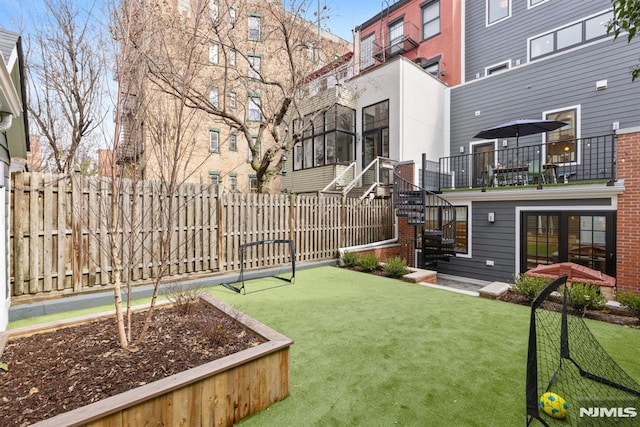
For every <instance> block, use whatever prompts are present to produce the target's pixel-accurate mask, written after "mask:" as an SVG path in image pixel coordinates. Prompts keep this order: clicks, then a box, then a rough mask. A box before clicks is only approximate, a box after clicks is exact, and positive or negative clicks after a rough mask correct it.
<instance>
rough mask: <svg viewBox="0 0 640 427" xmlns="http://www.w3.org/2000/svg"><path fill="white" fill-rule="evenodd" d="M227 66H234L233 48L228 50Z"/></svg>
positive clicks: (234, 52) (234, 53) (234, 51)
mask: <svg viewBox="0 0 640 427" xmlns="http://www.w3.org/2000/svg"><path fill="white" fill-rule="evenodd" d="M229 66H230V67H235V66H236V50H235V49H231V50H230V51H229Z"/></svg>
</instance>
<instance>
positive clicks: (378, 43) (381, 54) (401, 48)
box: [373, 20, 420, 62]
mask: <svg viewBox="0 0 640 427" xmlns="http://www.w3.org/2000/svg"><path fill="white" fill-rule="evenodd" d="M419 40H420V29H419V28H418V27H416V26H415V25H414V24H413V23H411V22H404V21H403V20H400V21H397V22H396V23H394V24H391V25H389V28H388V30H387V31H385V32H384V33H381V34H377V35H376V39H375V41H374V43H373V57H374V58H375V59H376V60H378V61H380V62H385V61H387V60H389V59H391V58H393V57H395V56H398V55H403V54H405V53H407V52H409V51H411V50H413V49H415V48H417V47H418V45H419V44H420V43H419Z"/></svg>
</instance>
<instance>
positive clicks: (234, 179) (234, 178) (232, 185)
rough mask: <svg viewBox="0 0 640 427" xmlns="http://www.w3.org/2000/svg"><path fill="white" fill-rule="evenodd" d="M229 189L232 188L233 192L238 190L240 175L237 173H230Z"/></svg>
mask: <svg viewBox="0 0 640 427" xmlns="http://www.w3.org/2000/svg"><path fill="white" fill-rule="evenodd" d="M229 190H231V192H232V193H235V192H236V191H238V176H237V175H235V174H231V175H229Z"/></svg>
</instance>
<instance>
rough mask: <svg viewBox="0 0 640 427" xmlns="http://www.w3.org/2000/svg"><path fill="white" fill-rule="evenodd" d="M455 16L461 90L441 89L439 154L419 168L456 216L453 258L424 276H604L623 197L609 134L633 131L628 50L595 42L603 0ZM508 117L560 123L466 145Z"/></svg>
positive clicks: (508, 6)
mask: <svg viewBox="0 0 640 427" xmlns="http://www.w3.org/2000/svg"><path fill="white" fill-rule="evenodd" d="M464 7H465V34H464V46H465V47H464V52H465V60H464V64H465V65H464V70H463V75H464V78H465V82H464V83H463V84H461V85H459V86H456V87H453V88H451V89H450V129H449V135H450V153H451V155H450V157H448V158H441V159H430V160H434V161H435V160H439V162H440V170H441V172H444V173H445V175H446V179H445V180H443V181H441V190H442V194H441V196H442V197H444V198H445V199H447V200H448V201H449V202H451V203H452V204H453V205H455V206H456V207H458V225H457V230H458V234H459V236H458V247H457V251H458V253H457V255H456V256H455V257H453V258H452V259H450V262H448V263H447V262H441V263H438V264H437V267H436V269H437V270H438V271H440V272H442V273H449V274H457V275H461V276H469V277H475V278H479V279H484V280H501V281H511V280H512V279H513V275H514V274H516V273H521V272H524V271H526V270H528V269H530V268H533V267H535V266H536V265H538V264H551V263H556V262H565V261H569V262H574V263H577V264H580V265H584V266H587V267H590V268H593V269H595V270H599V271H602V272H603V273H606V274H609V275H612V276H614V277H615V275H616V259H617V254H616V228H617V224H616V221H617V201H618V197H619V196H620V195H621V194H623V193H624V191H625V188H624V180H619V179H617V176H616V161H617V159H618V153H617V152H616V146H615V141H616V131H617V130H619V129H630V128H637V127H639V126H640V114H639V113H638V104H639V102H640V82H632V81H631V74H630V70H631V68H632V67H633V66H636V65H638V61H639V60H640V49H639V47H640V41H638V40H634V41H633V42H632V43H630V44H628V43H627V40H626V37H621V38H620V39H618V40H614V38H613V36H611V35H608V34H607V33H606V26H607V23H608V21H609V19H610V18H611V16H612V12H611V3H610V2H609V1H606V0H597V1H588V2H584V1H560V0H546V1H541V0H538V1H535V0H527V1H514V0H510V1H508V2H505V1H493V0H488V1H466V2H464ZM520 118H525V119H544V120H559V121H563V122H565V123H567V125H566V126H564V127H562V128H561V129H559V130H557V131H554V132H546V133H539V134H535V135H528V136H521V137H519V138H515V137H509V138H496V139H494V140H486V139H480V138H475V137H474V135H476V134H477V133H478V132H480V131H481V130H483V129H488V128H491V127H493V126H496V125H498V124H501V123H504V122H508V121H511V120H513V119H520ZM604 140H606V141H607V143H606V144H604V143H602V141H604ZM454 160H455V161H457V162H458V164H459V165H462V166H457V167H456V168H454V167H453V166H451V165H452V164H453V163H452V162H453V161H454ZM501 163H502V164H501ZM504 163H508V164H507V165H506V167H505V164H504ZM532 165H537V167H538V168H540V170H539V171H538V172H537V173H535V174H534V173H532ZM544 168H547V171H552V175H551V174H549V175H544V176H543V173H545V174H546V173H547V172H542V171H543V170H544ZM498 171H504V174H503V175H499V176H498V177H496V175H497V172H498ZM534 172H535V171H534ZM447 174H448V175H447ZM487 176H489V177H490V178H489V179H487ZM443 183H444V184H443ZM465 187H468V188H465ZM452 190H453V191H452ZM417 240H419V239H417Z"/></svg>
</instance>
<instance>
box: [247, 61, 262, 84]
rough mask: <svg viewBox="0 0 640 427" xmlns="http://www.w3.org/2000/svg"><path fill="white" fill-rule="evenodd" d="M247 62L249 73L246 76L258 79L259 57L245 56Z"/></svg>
mask: <svg viewBox="0 0 640 427" xmlns="http://www.w3.org/2000/svg"><path fill="white" fill-rule="evenodd" d="M247 60H248V61H249V72H248V73H247V75H248V76H249V78H250V79H260V63H261V60H260V57H259V56H258V55H247Z"/></svg>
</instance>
